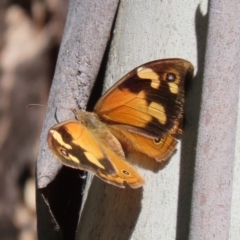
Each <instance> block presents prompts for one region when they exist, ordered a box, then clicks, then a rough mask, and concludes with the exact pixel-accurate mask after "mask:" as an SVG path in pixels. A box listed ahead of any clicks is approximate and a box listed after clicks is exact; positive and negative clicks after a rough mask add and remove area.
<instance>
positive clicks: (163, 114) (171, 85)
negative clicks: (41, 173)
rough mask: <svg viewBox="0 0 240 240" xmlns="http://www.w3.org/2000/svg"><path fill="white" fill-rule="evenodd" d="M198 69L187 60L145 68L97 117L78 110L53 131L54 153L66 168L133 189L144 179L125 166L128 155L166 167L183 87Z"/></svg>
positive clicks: (114, 92)
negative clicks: (134, 155)
mask: <svg viewBox="0 0 240 240" xmlns="http://www.w3.org/2000/svg"><path fill="white" fill-rule="evenodd" d="M192 74H193V66H192V64H191V63H190V62H188V61H186V60H183V59H163V60H156V61H153V62H149V63H146V64H143V65H141V66H139V67H137V68H135V69H134V70H132V71H131V72H130V73H128V74H127V75H126V76H125V77H123V78H122V79H121V80H120V81H118V82H117V83H116V84H115V85H113V86H112V87H111V88H110V89H109V90H108V91H107V92H106V93H105V94H104V95H103V96H102V97H101V99H100V100H99V101H98V103H97V104H96V106H95V108H94V112H86V111H84V110H76V109H75V110H73V111H74V113H75V116H76V120H67V121H64V122H62V123H59V124H57V125H55V126H53V127H52V128H51V129H50V130H49V133H48V144H49V147H50V149H51V150H52V152H53V153H54V154H55V155H56V157H57V158H58V160H60V161H61V162H62V163H63V164H64V165H66V166H69V167H72V168H78V169H81V170H86V171H88V172H91V173H93V174H95V175H96V176H98V177H99V178H101V179H102V180H103V181H105V182H108V183H110V184H113V185H115V186H118V187H125V183H127V184H128V185H129V186H130V187H132V188H138V187H140V186H142V185H143V184H144V179H143V178H142V177H141V176H140V175H139V173H138V172H137V171H136V170H135V169H134V168H133V167H132V166H131V165H130V164H129V163H128V162H127V161H126V154H127V153H128V152H135V153H137V154H138V155H145V156H147V157H148V158H151V159H153V160H156V161H158V162H162V161H165V160H167V159H168V158H169V157H170V156H171V155H172V154H173V152H174V151H175V148H176V144H177V140H176V139H175V138H174V136H175V135H176V134H180V133H181V132H182V130H181V122H182V117H183V104H184V82H185V80H186V79H187V78H191V77H192Z"/></svg>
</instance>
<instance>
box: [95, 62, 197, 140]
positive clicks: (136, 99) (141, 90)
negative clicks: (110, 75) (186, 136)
mask: <svg viewBox="0 0 240 240" xmlns="http://www.w3.org/2000/svg"><path fill="white" fill-rule="evenodd" d="M192 70H193V68H192V65H191V63H189V62H188V61H186V60H182V59H166V60H157V61H153V62H150V63H147V64H144V65H142V66H140V67H138V68H136V69H134V70H133V71H131V72H130V73H129V74H127V75H126V76H125V77H123V78H122V79H121V80H120V81H119V82H118V83H116V84H115V85H114V86H113V87H112V88H111V89H110V90H108V91H107V93H106V94H105V95H104V96H103V97H102V98H101V99H100V100H99V102H98V103H97V105H96V107H95V112H96V113H97V114H98V115H99V118H100V119H101V120H102V121H103V122H106V123H108V124H117V125H119V126H121V125H123V126H129V127H130V128H131V131H136V132H139V129H144V132H145V134H149V136H154V137H156V138H162V137H164V136H165V135H166V134H168V133H169V132H170V131H171V130H172V128H173V127H174V125H175V124H176V119H179V118H181V115H182V113H183V103H184V80H185V78H186V77H187V76H188V75H189V74H192ZM140 132H141V130H140Z"/></svg>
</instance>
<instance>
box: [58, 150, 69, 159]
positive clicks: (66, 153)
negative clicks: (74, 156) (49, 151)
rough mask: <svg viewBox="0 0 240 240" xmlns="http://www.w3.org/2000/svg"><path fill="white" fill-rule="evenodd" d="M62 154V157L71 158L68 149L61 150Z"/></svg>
mask: <svg viewBox="0 0 240 240" xmlns="http://www.w3.org/2000/svg"><path fill="white" fill-rule="evenodd" d="M60 152H61V153H62V155H64V156H66V157H68V156H69V153H68V151H67V150H66V149H63V148H62V149H60Z"/></svg>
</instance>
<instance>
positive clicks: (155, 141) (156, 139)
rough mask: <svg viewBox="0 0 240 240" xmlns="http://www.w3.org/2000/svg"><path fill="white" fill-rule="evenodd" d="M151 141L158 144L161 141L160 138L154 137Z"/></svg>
mask: <svg viewBox="0 0 240 240" xmlns="http://www.w3.org/2000/svg"><path fill="white" fill-rule="evenodd" d="M153 142H154V143H155V144H157V145H158V144H159V143H160V142H161V138H155V139H154V140H153Z"/></svg>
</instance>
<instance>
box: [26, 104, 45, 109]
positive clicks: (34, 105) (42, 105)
mask: <svg viewBox="0 0 240 240" xmlns="http://www.w3.org/2000/svg"><path fill="white" fill-rule="evenodd" d="M30 107H45V108H46V107H47V105H44V104H38V103H31V104H28V105H27V106H26V108H30Z"/></svg>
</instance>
